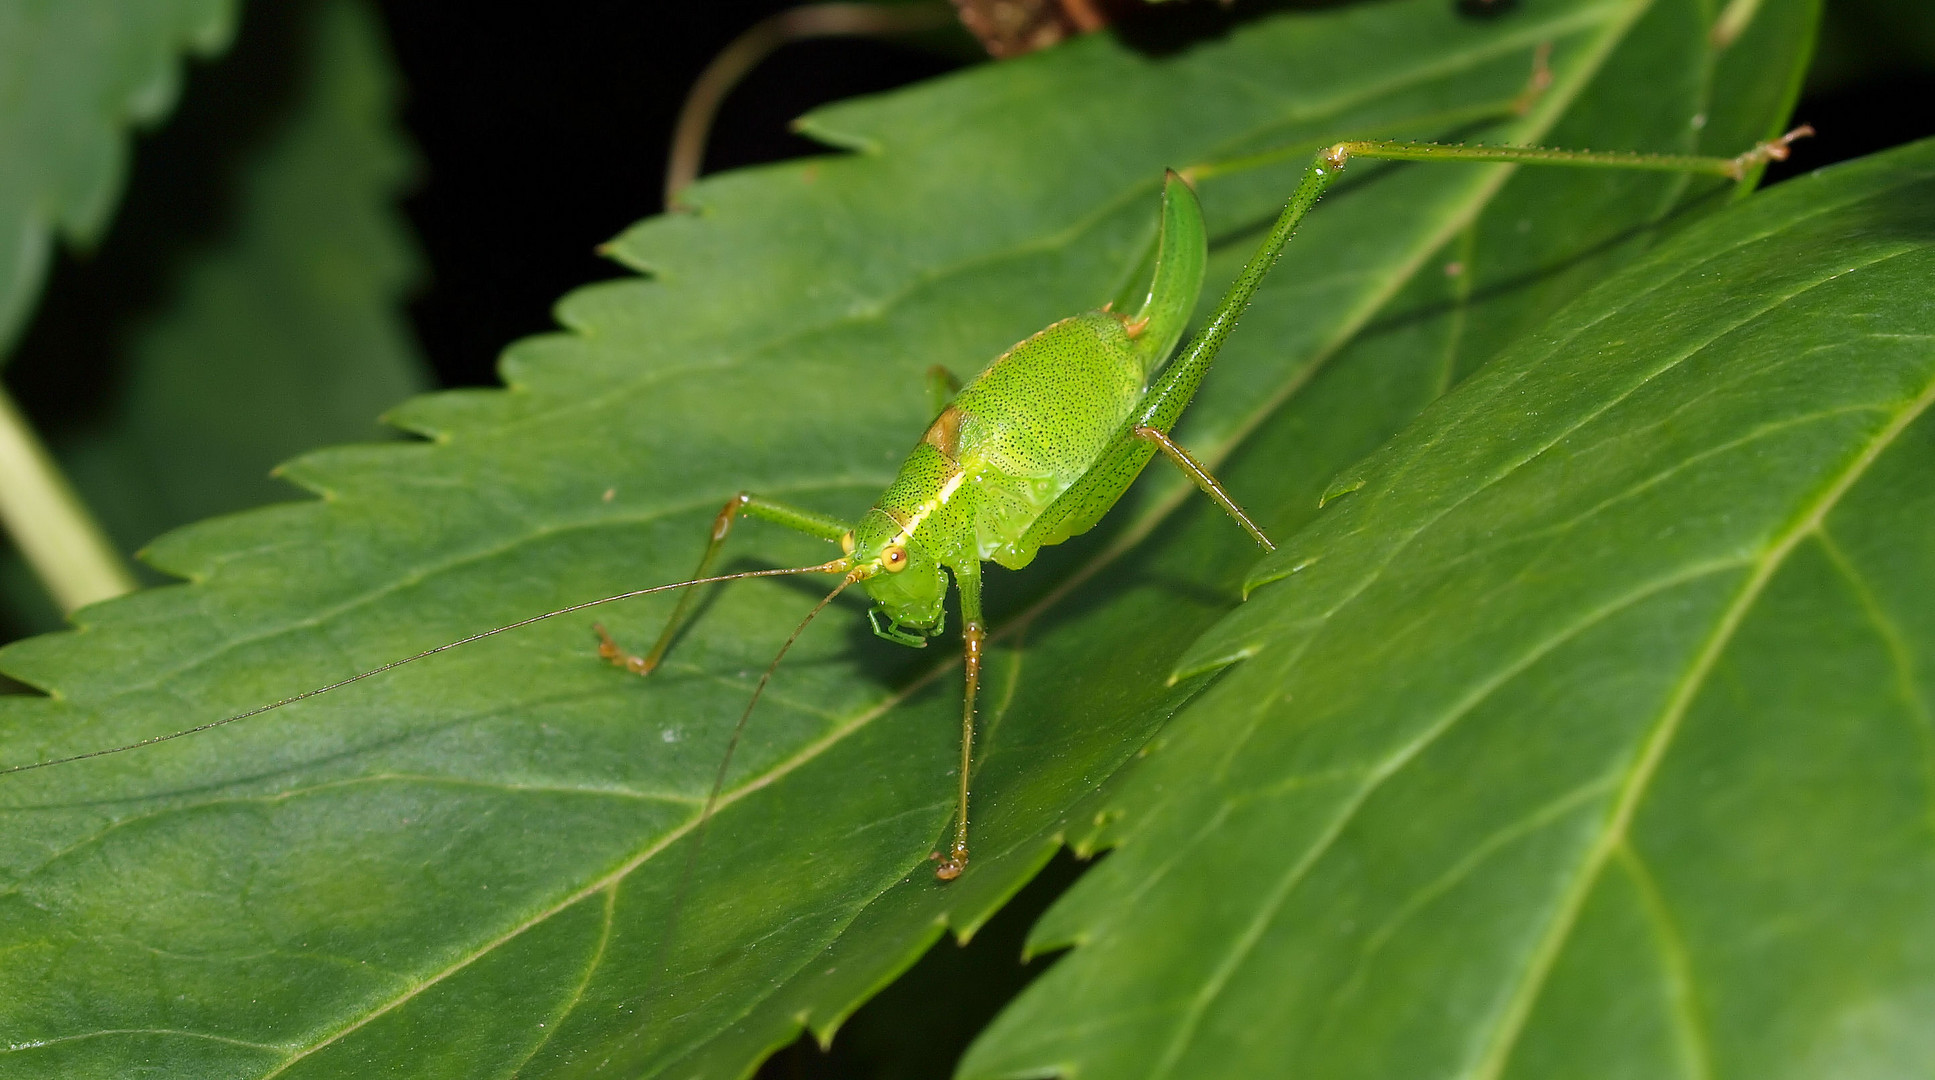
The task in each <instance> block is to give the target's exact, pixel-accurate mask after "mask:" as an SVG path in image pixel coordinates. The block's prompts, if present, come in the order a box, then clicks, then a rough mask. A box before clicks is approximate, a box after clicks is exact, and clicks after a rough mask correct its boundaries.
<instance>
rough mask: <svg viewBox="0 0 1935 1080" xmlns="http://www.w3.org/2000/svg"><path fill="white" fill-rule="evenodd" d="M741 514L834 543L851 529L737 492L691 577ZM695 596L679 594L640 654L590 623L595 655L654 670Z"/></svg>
mask: <svg viewBox="0 0 1935 1080" xmlns="http://www.w3.org/2000/svg"><path fill="white" fill-rule="evenodd" d="M742 515H743V516H751V517H757V518H763V519H765V520H767V521H771V522H773V523H775V524H777V525H783V526H785V527H786V528H789V529H792V530H793V531H795V532H801V533H805V534H806V535H808V536H815V537H818V538H820V539H822V540H831V541H835V542H838V541H839V539H840V538H841V537H842V536H845V535H846V534H847V533H848V532H850V531H851V526H849V525H847V524H846V523H845V522H843V521H840V520H839V519H837V518H833V517H829V516H827V515H825V514H820V513H816V512H814V511H812V510H803V509H800V508H799V507H796V506H788V505H786V504H785V503H780V502H775V501H773V500H771V499H767V498H763V497H761V496H759V495H754V494H753V493H752V492H750V491H741V492H739V493H737V494H735V495H734V496H733V497H732V498H730V499H727V500H726V504H725V505H724V506H723V507H720V509H719V513H718V515H717V516H715V517H714V518H713V519H712V530H711V532H710V534H709V536H708V538H707V540H706V546H705V552H704V554H702V555H700V556H699V565H698V567H697V569H695V570H693V571H692V577H694V578H703V577H705V576H706V575H707V574H708V573H710V572H711V570H712V566H713V564H714V563H715V562H717V561H718V559H719V552H720V550H721V549H723V548H724V547H725V546H726V538H727V537H728V536H730V535H731V533H732V526H733V523H734V522H735V521H737V520H738V519H739V518H740V517H741V516H742ZM698 595H699V592H698V590H697V589H687V590H686V591H685V592H684V593H683V594H681V595H680V596H679V602H678V604H677V605H676V606H674V607H673V608H672V614H671V617H670V618H668V619H666V621H665V629H664V630H662V631H660V632H659V635H658V641H657V642H656V643H654V644H653V645H652V651H651V652H648V653H646V654H645V655H644V656H636V655H633V654H631V653H628V652H626V651H625V650H624V649H623V648H622V647H621V646H620V645H619V644H618V642H617V641H616V640H615V639H613V638H612V636H611V634H610V633H609V632H607V631H606V630H605V628H604V627H603V626H602V625H598V624H595V623H594V624H593V625H592V629H593V630H594V631H596V632H597V634H598V656H599V657H600V658H601V659H603V660H605V661H606V662H607V663H610V664H611V665H613V666H614V667H619V668H623V669H624V670H626V671H629V672H631V673H632V674H634V675H650V674H651V673H652V672H654V671H657V670H658V666H659V664H661V663H663V662H664V660H665V654H666V653H667V652H668V651H670V649H671V648H672V642H673V641H675V640H677V638H678V635H679V630H680V629H681V628H682V627H683V626H684V625H685V622H686V620H687V619H689V618H691V615H692V608H693V605H694V603H695V602H696V600H697V597H698Z"/></svg>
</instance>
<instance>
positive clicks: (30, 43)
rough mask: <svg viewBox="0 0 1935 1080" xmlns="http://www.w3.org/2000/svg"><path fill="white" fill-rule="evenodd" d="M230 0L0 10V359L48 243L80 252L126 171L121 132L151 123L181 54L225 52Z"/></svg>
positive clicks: (2, 0)
mask: <svg viewBox="0 0 1935 1080" xmlns="http://www.w3.org/2000/svg"><path fill="white" fill-rule="evenodd" d="M234 8H235V0H0V252H4V253H5V255H4V257H0V356H4V355H5V353H6V351H7V346H8V345H10V344H11V343H12V342H13V340H14V337H15V335H16V334H17V333H18V332H19V330H20V327H21V324H22V323H23V322H24V321H25V319H26V317H27V314H28V312H29V311H30V310H31V308H32V305H33V301H34V298H35V296H36V295H37V293H38V291H39V288H40V282H41V277H42V275H44V274H45V273H46V270H47V262H48V259H49V257H50V255H51V253H52V250H53V243H54V237H55V235H56V234H59V235H60V236H62V237H64V238H65V239H66V240H67V241H69V242H70V243H74V244H80V245H87V244H90V243H92V242H93V241H94V240H95V239H97V238H98V237H99V235H100V230H101V229H102V227H103V226H105V225H106V224H107V222H108V219H109V217H110V215H111V214H112V212H113V209H114V204H115V201H116V199H117V198H118V197H119V195H120V192H121V182H122V180H123V179H124V178H125V174H126V172H127V158H128V146H127V142H128V140H127V128H128V127H129V126H130V125H140V124H145V123H151V122H153V121H155V120H158V119H159V118H160V117H161V116H163V115H164V114H166V113H167V111H168V110H169V109H170V108H172V107H173V105H174V103H175V97H176V94H177V92H178V91H179V89H180V82H181V63H180V54H181V53H183V52H187V53H191V54H197V55H201V56H209V55H212V54H214V53H216V52H219V51H221V49H222V48H223V47H224V46H226V45H227V43H228V38H229V34H230V32H231V30H232V29H233V22H234Z"/></svg>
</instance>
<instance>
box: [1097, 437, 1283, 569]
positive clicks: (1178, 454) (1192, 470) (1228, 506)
mask: <svg viewBox="0 0 1935 1080" xmlns="http://www.w3.org/2000/svg"><path fill="white" fill-rule="evenodd" d="M1130 434H1131V435H1134V436H1135V437H1136V438H1138V439H1141V440H1143V441H1144V442H1148V443H1153V444H1155V447H1156V449H1158V450H1161V451H1162V453H1163V456H1165V457H1167V458H1168V459H1169V460H1170V461H1172V462H1174V463H1175V465H1176V468H1178V469H1181V470H1182V471H1183V474H1184V475H1186V476H1188V477H1189V478H1190V479H1191V480H1192V481H1194V482H1195V484H1196V487H1197V488H1198V489H1199V490H1201V491H1202V493H1203V494H1205V495H1207V496H1209V497H1210V500H1211V501H1212V502H1214V503H1215V504H1216V505H1218V506H1220V507H1222V508H1223V512H1224V513H1226V514H1228V515H1229V516H1230V517H1231V518H1232V519H1234V520H1235V522H1236V523H1237V524H1238V525H1241V526H1242V527H1243V531H1244V532H1247V533H1249V534H1250V538H1251V539H1253V540H1255V541H1256V542H1257V543H1258V544H1261V545H1262V546H1263V550H1265V551H1275V550H1276V549H1277V546H1276V545H1275V544H1272V543H1271V542H1270V538H1269V537H1267V536H1265V535H1263V530H1262V529H1261V528H1260V527H1258V525H1257V523H1256V522H1254V521H1252V520H1250V515H1248V514H1246V513H1244V512H1243V508H1242V507H1241V506H1238V505H1236V500H1235V499H1232V498H1230V493H1229V492H1228V491H1227V490H1225V489H1224V487H1223V485H1222V483H1221V482H1220V481H1218V480H1217V479H1216V477H1214V476H1212V475H1210V472H1209V470H1208V469H1206V468H1204V467H1203V465H1202V463H1201V462H1199V461H1197V460H1196V459H1195V458H1194V457H1192V456H1190V453H1189V451H1187V450H1184V449H1183V448H1182V446H1181V445H1180V444H1179V443H1177V442H1176V440H1174V439H1171V438H1170V437H1169V436H1168V435H1165V434H1163V433H1162V432H1160V431H1157V430H1156V429H1155V428H1152V427H1139V428H1136V429H1135V430H1134V431H1132V432H1130Z"/></svg>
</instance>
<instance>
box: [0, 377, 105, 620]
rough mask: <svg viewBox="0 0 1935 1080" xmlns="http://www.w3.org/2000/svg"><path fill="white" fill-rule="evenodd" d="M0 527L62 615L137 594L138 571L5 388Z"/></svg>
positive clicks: (1, 393) (0, 402) (0, 408)
mask: <svg viewBox="0 0 1935 1080" xmlns="http://www.w3.org/2000/svg"><path fill="white" fill-rule="evenodd" d="M0 524H4V525H5V526H6V530H7V534H8V535H9V536H11V537H12V538H13V542H14V545H15V546H16V547H18V548H19V549H20V553H21V555H22V556H23V557H25V559H26V560H27V565H28V566H29V567H30V568H32V570H33V572H34V576H35V577H38V578H39V579H40V582H41V584H42V585H43V586H45V587H46V589H47V592H48V593H49V594H50V595H51V596H52V597H53V598H54V603H56V604H58V605H59V606H60V609H61V611H63V612H72V611H74V610H75V609H76V608H80V607H83V606H85V605H87V604H92V603H95V602H97V601H101V600H107V599H109V598H111V597H116V596H120V595H121V594H123V593H129V592H133V591H134V590H135V580H134V575H133V573H131V572H130V571H129V569H128V566H127V564H126V563H125V562H123V561H122V559H121V556H120V554H119V553H117V552H116V551H115V550H114V545H113V544H111V543H109V542H108V538H107V535H106V534H105V533H103V532H102V531H101V526H100V525H99V523H97V522H96V521H95V520H94V515H93V514H91V513H89V512H88V509H87V505H86V504H85V503H83V502H81V500H80V497H79V496H78V495H76V494H75V493H74V489H73V487H72V485H70V484H68V482H67V478H66V477H65V476H63V475H61V471H60V466H59V465H57V464H56V463H55V462H54V458H53V455H51V454H49V453H48V452H47V447H46V446H44V445H43V444H42V443H41V441H40V437H39V436H38V435H36V434H35V433H34V429H33V427H32V426H31V425H29V424H28V423H27V418H26V417H25V416H23V415H21V412H20V409H19V408H18V407H16V406H15V405H14V403H13V398H11V397H10V396H8V394H7V392H6V391H5V390H4V389H0Z"/></svg>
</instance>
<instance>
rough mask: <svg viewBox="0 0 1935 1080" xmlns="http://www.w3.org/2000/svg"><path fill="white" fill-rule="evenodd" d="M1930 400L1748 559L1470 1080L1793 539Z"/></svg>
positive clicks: (1808, 530)
mask: <svg viewBox="0 0 1935 1080" xmlns="http://www.w3.org/2000/svg"><path fill="white" fill-rule="evenodd" d="M1931 403H1935V381H1930V382H1929V383H1928V384H1927V385H1926V386H1924V388H1923V389H1922V391H1921V392H1920V394H1918V395H1917V396H1916V397H1914V398H1912V399H1910V400H1909V401H1907V402H1906V403H1904V404H1903V406H1902V408H1901V409H1900V411H1899V412H1898V413H1897V414H1896V416H1895V419H1894V420H1893V421H1891V422H1890V423H1889V424H1887V425H1886V426H1885V427H1883V428H1882V429H1881V430H1880V431H1878V432H1876V434H1875V436H1874V437H1873V438H1871V439H1870V440H1869V441H1868V442H1867V444H1866V445H1865V446H1863V447H1862V449H1861V452H1860V453H1859V454H1857V455H1856V456H1855V458H1854V460H1853V461H1851V462H1850V463H1849V464H1848V466H1847V467H1846V468H1845V469H1843V470H1842V472H1841V473H1840V474H1839V475H1837V476H1836V477H1835V478H1834V479H1833V480H1832V481H1830V482H1829V483H1828V484H1827V485H1826V486H1825V487H1824V488H1823V490H1822V491H1821V493H1820V495H1819V496H1817V497H1816V498H1815V500H1814V501H1813V502H1812V503H1811V504H1809V505H1807V506H1806V507H1805V508H1804V509H1803V510H1802V512H1801V513H1800V514H1799V515H1798V516H1797V517H1796V519H1795V520H1794V521H1793V522H1792V523H1791V524H1790V525H1789V527H1788V528H1787V529H1785V530H1783V531H1782V532H1780V533H1776V534H1775V536H1774V537H1773V538H1772V539H1773V542H1772V543H1770V544H1769V545H1768V546H1767V548H1766V549H1765V550H1764V551H1763V552H1762V553H1761V554H1760V555H1759V556H1757V557H1756V558H1755V559H1754V560H1753V562H1752V563H1751V564H1750V565H1751V566H1752V567H1753V570H1752V572H1751V573H1750V574H1748V576H1747V578H1746V580H1745V581H1743V582H1742V583H1741V586H1740V590H1739V592H1738V593H1737V594H1736V595H1735V598H1734V600H1733V602H1732V603H1730V604H1729V605H1728V607H1727V609H1726V610H1725V611H1724V612H1723V613H1722V615H1721V617H1720V619H1718V620H1717V621H1716V623H1715V625H1714V628H1713V631H1712V632H1711V633H1710V634H1709V635H1708V638H1707V641H1706V642H1705V643H1704V644H1703V645H1702V647H1701V649H1700V651H1699V652H1698V653H1696V654H1695V655H1694V657H1693V658H1692V661H1691V663H1690V664H1689V665H1688V667H1687V670H1686V673H1685V674H1684V675H1683V676H1682V677H1681V679H1680V681H1679V684H1678V685H1677V686H1676V687H1675V690H1674V693H1673V695H1672V696H1671V697H1670V698H1669V699H1668V701H1667V704H1666V706H1665V707H1664V708H1663V709H1662V710H1661V712H1660V716H1659V718H1658V720H1657V721H1656V722H1655V724H1654V727H1653V730H1652V732H1651V733H1650V734H1649V735H1648V736H1647V738H1646V740H1645V741H1644V742H1643V743H1642V744H1641V745H1640V748H1639V751H1640V752H1639V753H1638V754H1636V755H1635V757H1634V761H1633V764H1632V766H1631V767H1630V768H1629V770H1628V773H1627V777H1626V779H1625V781H1624V782H1623V783H1622V784H1621V790H1620V795H1619V798H1618V800H1617V801H1616V802H1615V804H1614V806H1613V808H1612V810H1611V812H1610V813H1609V814H1608V816H1607V821H1606V826H1605V828H1604V830H1603V832H1602V833H1601V836H1600V839H1599V841H1598V843H1596V844H1595V845H1594V846H1593V848H1592V849H1591V850H1590V851H1589V852H1588V853H1587V855H1586V858H1585V859H1584V860H1582V861H1581V864H1580V866H1579V869H1578V872H1577V873H1576V874H1575V875H1574V878H1573V884H1572V887H1571V888H1570V889H1568V890H1567V892H1566V894H1565V895H1564V896H1563V897H1562V898H1561V902H1560V904H1559V905H1558V907H1557V908H1556V909H1555V910H1554V912H1553V916H1552V919H1551V920H1550V921H1549V922H1548V923H1547V928H1546V932H1545V934H1544V935H1542V937H1541V939H1540V940H1539V941H1538V942H1537V943H1536V944H1535V947H1534V949H1533V951H1532V952H1531V953H1530V954H1529V956H1528V957H1527V962H1526V965H1525V968H1524V971H1523V972H1522V974H1521V977H1520V979H1519V981H1518V984H1517V986H1516V987H1515V988H1514V989H1513V992H1512V994H1511V997H1510V998H1509V999H1508V1000H1507V1001H1506V1003H1505V1006H1504V1008H1502V1009H1501V1010H1500V1012H1499V1015H1498V1022H1497V1026H1496V1028H1495V1031H1494V1035H1493V1038H1492V1040H1491V1043H1490V1045H1489V1047H1487V1049H1486V1051H1485V1053H1484V1054H1483V1056H1481V1057H1480V1058H1479V1059H1478V1060H1477V1061H1476V1062H1474V1063H1473V1067H1472V1068H1470V1069H1469V1070H1468V1071H1467V1075H1469V1076H1470V1077H1472V1078H1473V1080H1497V1078H1498V1077H1499V1076H1501V1075H1502V1074H1503V1071H1504V1068H1505V1064H1506V1062H1507V1060H1508V1059H1509V1057H1510V1053H1511V1051H1512V1049H1513V1048H1514V1046H1515V1045H1516V1043H1517V1039H1518V1035H1519V1033H1520V1032H1521V1031H1522V1030H1523V1028H1524V1025H1525V1023H1526V1021H1527V1020H1528V1019H1529V1017H1530V1015H1531V1009H1532V1004H1533V1002H1534V1001H1535V1000H1536V999H1537V997H1538V995H1539V993H1540V992H1541V991H1542V990H1543V988H1544V984H1545V979H1546V977H1547V976H1548V975H1549V974H1550V973H1551V970H1552V966H1553V965H1554V964H1555V963H1556V962H1557V960H1558V955H1559V953H1560V951H1561V950H1562V948H1563V946H1564V944H1565V942H1566V940H1567V939H1568V938H1569V936H1570V934H1571V930H1572V927H1573V926H1574V925H1575V923H1576V921H1577V919H1578V916H1579V913H1580V911H1581V910H1582V909H1583V908H1584V906H1585V901H1586V897H1587V896H1588V895H1589V894H1590V893H1591V891H1592V886H1593V885H1594V884H1595V883H1596V882H1597V880H1598V877H1599V873H1600V871H1601V870H1602V869H1603V868H1604V866H1605V863H1606V861H1607V860H1608V859H1609V858H1610V857H1611V856H1612V854H1613V853H1614V851H1615V850H1616V848H1617V846H1618V845H1620V844H1622V843H1625V842H1627V837H1628V835H1629V830H1630V828H1631V824H1632V820H1633V815H1634V814H1635V813H1636V812H1637V811H1638V808H1639V804H1640V802H1641V801H1642V800H1643V799H1644V797H1645V795H1646V792H1647V788H1648V785H1649V784H1650V783H1651V781H1652V778H1653V776H1654V774H1655V772H1656V771H1657V770H1658V768H1659V764H1660V762H1661V761H1662V760H1664V758H1665V755H1666V751H1667V748H1668V747H1669V746H1670V745H1671V743H1672V741H1673V738H1674V736H1675V735H1676V734H1677V733H1678V730H1679V726H1680V724H1681V722H1682V721H1683V720H1684V719H1685V717H1686V714H1687V712H1688V710H1690V709H1691V707H1692V705H1693V701H1694V699H1695V698H1696V697H1697V696H1698V695H1699V692H1700V691H1701V689H1702V688H1704V686H1705V684H1706V680H1707V677H1708V676H1709V675H1711V674H1712V672H1713V669H1714V667H1715V665H1717V664H1718V663H1719V660H1720V657H1721V655H1722V654H1723V653H1724V652H1725V650H1726V648H1727V646H1728V645H1729V644H1730V643H1731V642H1732V640H1733V637H1734V635H1735V633H1736V632H1737V631H1738V630H1739V628H1740V626H1741V625H1742V624H1743V623H1744V622H1745V621H1746V618H1747V615H1748V614H1749V612H1750V610H1751V609H1752V607H1753V604H1754V602H1755V601H1756V600H1758V599H1759V597H1760V594H1761V592H1762V591H1763V590H1764V589H1765V588H1766V586H1767V584H1768V582H1769V581H1771V580H1772V578H1773V576H1774V574H1775V573H1776V572H1778V571H1779V569H1780V567H1781V566H1782V565H1783V564H1784V563H1785V561H1786V559H1787V556H1788V555H1789V554H1791V553H1792V552H1793V550H1794V548H1795V546H1796V545H1798V544H1799V543H1800V542H1801V541H1802V540H1804V539H1806V538H1807V537H1808V536H1810V535H1812V534H1813V533H1814V532H1815V530H1817V529H1819V528H1820V527H1821V525H1822V523H1823V522H1824V521H1825V520H1826V518H1827V515H1828V513H1829V512H1830V511H1832V510H1833V509H1834V507H1835V505H1836V504H1838V503H1839V502H1840V500H1841V498H1842V496H1844V495H1845V494H1846V493H1847V492H1848V491H1849V490H1850V489H1851V488H1853V486H1854V485H1855V483H1856V482H1857V481H1859V480H1860V478H1861V477H1862V476H1864V475H1865V474H1866V473H1867V470H1868V468H1869V467H1870V466H1872V465H1873V464H1874V462H1875V461H1876V459H1878V458H1879V457H1880V456H1881V454H1882V452H1883V451H1885V450H1886V449H1887V448H1888V447H1889V446H1891V445H1893V443H1894V442H1895V440H1896V439H1897V438H1898V437H1900V435H1901V433H1902V432H1903V431H1905V430H1906V429H1907V428H1908V426H1909V425H1910V424H1912V423H1913V422H1914V421H1915V420H1916V419H1917V418H1918V417H1920V416H1921V415H1922V414H1923V413H1924V412H1926V411H1927V409H1928V407H1929V406H1930V404H1931Z"/></svg>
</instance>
